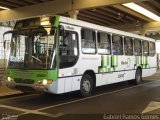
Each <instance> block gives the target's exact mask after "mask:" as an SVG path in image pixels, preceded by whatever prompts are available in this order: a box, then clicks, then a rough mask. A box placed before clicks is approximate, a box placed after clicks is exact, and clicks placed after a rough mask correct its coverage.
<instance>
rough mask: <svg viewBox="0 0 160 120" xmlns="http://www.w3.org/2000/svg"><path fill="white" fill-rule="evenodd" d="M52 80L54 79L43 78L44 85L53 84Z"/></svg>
mask: <svg viewBox="0 0 160 120" xmlns="http://www.w3.org/2000/svg"><path fill="white" fill-rule="evenodd" d="M52 82H53V80H46V79H43V81H42V84H43V85H47V84H52Z"/></svg>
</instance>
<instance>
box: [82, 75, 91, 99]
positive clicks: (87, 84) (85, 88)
mask: <svg viewBox="0 0 160 120" xmlns="http://www.w3.org/2000/svg"><path fill="white" fill-rule="evenodd" d="M93 88H94V86H93V79H92V77H91V76H90V75H88V74H84V76H83V77H82V80H81V86H80V93H81V96H82V97H88V96H90V95H91V93H92V92H93Z"/></svg>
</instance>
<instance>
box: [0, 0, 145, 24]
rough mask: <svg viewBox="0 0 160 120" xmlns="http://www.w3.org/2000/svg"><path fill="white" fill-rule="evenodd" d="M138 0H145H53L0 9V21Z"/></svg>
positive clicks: (136, 0)
mask: <svg viewBox="0 0 160 120" xmlns="http://www.w3.org/2000/svg"><path fill="white" fill-rule="evenodd" d="M138 1H145V0H55V1H49V2H45V3H39V4H36V5H31V6H27V7H22V8H16V9H12V10H3V11H0V16H1V17H0V21H7V20H16V19H24V18H30V17H35V16H42V15H49V14H58V13H64V12H68V11H70V10H81V9H87V8H93V7H102V6H107V5H115V4H123V3H128V2H138Z"/></svg>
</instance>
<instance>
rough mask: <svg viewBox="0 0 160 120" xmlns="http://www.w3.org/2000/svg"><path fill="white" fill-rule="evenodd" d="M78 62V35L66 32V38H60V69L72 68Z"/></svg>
mask: <svg viewBox="0 0 160 120" xmlns="http://www.w3.org/2000/svg"><path fill="white" fill-rule="evenodd" d="M77 60H78V34H77V33H76V32H72V31H66V35H65V36H60V41H59V61H60V62H59V66H60V68H65V67H72V66H73V65H74V64H75V63H76V62H77Z"/></svg>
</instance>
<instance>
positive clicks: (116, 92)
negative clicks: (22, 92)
mask: <svg viewBox="0 0 160 120" xmlns="http://www.w3.org/2000/svg"><path fill="white" fill-rule="evenodd" d="M155 82H160V80H157V81H153V82H148V83H144V84H140V85H136V86H133V87H128V88H124V89H120V90H115V91H112V92H107V93H102V94H98V95H94V96H90V97H87V98H82V99H78V100H74V101H70V102H66V103H61V104H57V105H52V106H48V107H44V108H40V109H37V110H38V111H41V110H45V109H49V108H54V107H59V106H62V105H67V104H71V103H75V102H80V101H84V100H87V99H91V98H96V97H99V96H103V95H108V94H113V93H117V92H122V91H125V90H129V89H133V88H137V87H140V86H144V85H148V84H151V83H155Z"/></svg>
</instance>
